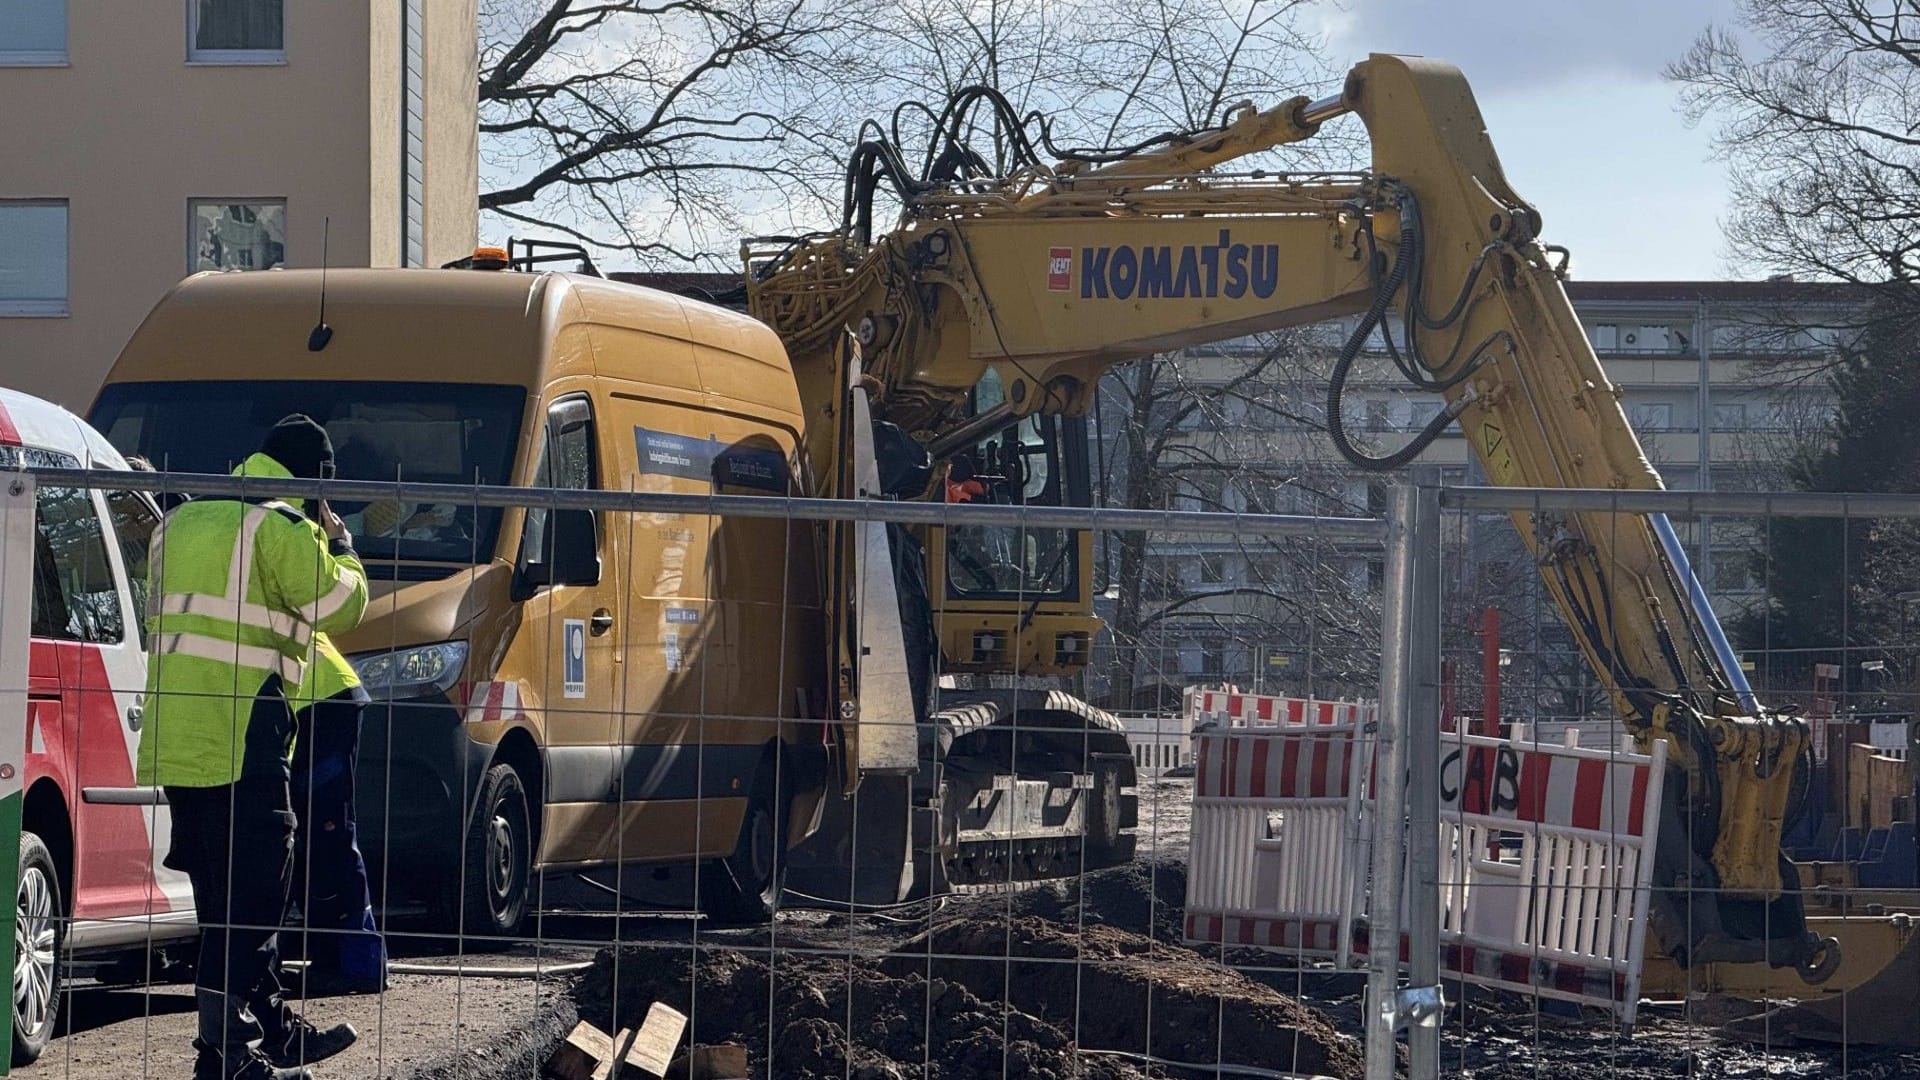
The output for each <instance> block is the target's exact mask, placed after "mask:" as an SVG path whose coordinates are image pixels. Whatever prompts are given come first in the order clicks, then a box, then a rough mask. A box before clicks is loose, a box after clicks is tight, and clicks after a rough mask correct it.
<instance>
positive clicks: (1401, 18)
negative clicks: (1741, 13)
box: [1319, 0, 1733, 280]
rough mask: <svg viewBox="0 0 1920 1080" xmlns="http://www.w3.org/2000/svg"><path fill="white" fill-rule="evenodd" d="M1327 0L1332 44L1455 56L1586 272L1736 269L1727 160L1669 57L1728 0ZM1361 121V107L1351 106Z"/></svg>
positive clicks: (1693, 273)
mask: <svg viewBox="0 0 1920 1080" xmlns="http://www.w3.org/2000/svg"><path fill="white" fill-rule="evenodd" d="M1342 8H1343V10H1329V11H1326V12H1324V13H1323V14H1321V15H1320V16H1319V17H1320V18H1321V20H1322V29H1323V31H1324V32H1325V33H1326V35H1327V38H1328V42H1329V44H1330V45H1331V50H1330V51H1331V53H1332V54H1333V56H1334V57H1335V58H1344V59H1345V60H1347V61H1353V60H1358V59H1361V58H1363V57H1364V56H1365V55H1366V54H1367V53H1368V52H1407V53H1419V54H1422V55H1426V56H1431V57H1437V58H1441V59H1445V60H1449V61H1452V62H1453V63H1455V64H1458V65H1459V66H1460V68H1461V69H1462V70H1463V71H1465V72H1466V75H1467V80H1468V82H1470V83H1471V84H1472V85H1473V88H1474V93H1475V95H1476V96H1478V97H1479V99H1480V109H1481V112H1482V113H1483V114H1484V115H1485V116H1486V120H1487V128H1488V132H1489V134H1490V135H1491V136H1492V138H1493V144H1494V147H1495V148H1496V149H1497V150H1498V151H1499V153H1500V160H1501V164H1502V165H1503V166H1504V167H1505V169H1506V173H1507V179H1508V180H1509V181H1511V182H1512V184H1513V187H1514V190H1516V191H1518V192H1519V193H1520V194H1521V196H1523V197H1524V198H1526V199H1527V200H1528V201H1529V202H1531V203H1533V204H1534V205H1535V206H1537V207H1539V209H1540V214H1541V218H1542V220H1543V221H1544V222H1545V226H1546V227H1545V239H1546V240H1548V241H1550V242H1552V243H1557V244H1565V245H1566V246H1568V247H1570V248H1572V249H1573V273H1574V275H1575V276H1576V277H1579V278H1583V279H1587V280H1597V279H1616V278H1640V279H1669V278H1715V277H1724V276H1728V274H1729V272H1730V269H1731V268H1730V266H1729V263H1728V260H1727V251H1726V249H1725V246H1724V245H1723V244H1722V242H1721V240H1720V231H1719V219H1720V218H1721V217H1722V216H1723V214H1724V213H1725V209H1726V195H1727V190H1726V189H1727V182H1726V171H1725V169H1724V168H1723V167H1722V166H1721V165H1720V164H1719V163H1718V162H1715V161H1713V160H1711V147H1710V146H1709V142H1710V136H1711V131H1710V130H1709V128H1708V127H1707V126H1706V125H1702V126H1701V127H1700V128H1698V129H1692V130H1690V129H1689V128H1688V127H1687V125H1686V123H1685V121H1684V119H1683V118H1682V117H1681V115H1680V114H1679V112H1678V110H1677V107H1676V106H1677V104H1678V97H1677V95H1676V93H1675V91H1674V87H1673V86H1672V84H1670V83H1667V82H1666V81H1665V80H1663V79H1662V78H1661V77H1660V72H1661V69H1662V68H1663V67H1664V66H1665V65H1666V64H1667V63H1668V62H1669V61H1671V60H1673V59H1674V58H1675V57H1677V56H1679V55H1680V54H1681V53H1682V52H1683V51H1684V50H1685V49H1686V47H1687V45H1688V44H1689V43H1690V42H1691V41H1692V40H1693V38H1694V37H1695V36H1696V35H1697V34H1698V33H1699V32H1700V31H1701V30H1702V29H1703V28H1704V27H1705V26H1706V25H1707V24H1708V23H1710V22H1712V23H1725V22H1729V21H1730V20H1731V16H1732V11H1733V3H1732V0H1344V4H1343V5H1342ZM1349 122H1351V121H1349Z"/></svg>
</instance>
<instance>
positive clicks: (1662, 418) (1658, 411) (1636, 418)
mask: <svg viewBox="0 0 1920 1080" xmlns="http://www.w3.org/2000/svg"><path fill="white" fill-rule="evenodd" d="M1633 426H1634V429H1635V430H1637V431H1671V430H1673V406H1672V405H1670V404H1667V403H1666V402H1652V403H1648V404H1644V405H1635V406H1634V407H1633Z"/></svg>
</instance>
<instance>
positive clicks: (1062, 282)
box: [1047, 248, 1073, 292]
mask: <svg viewBox="0 0 1920 1080" xmlns="http://www.w3.org/2000/svg"><path fill="white" fill-rule="evenodd" d="M1072 287H1073V249H1072V248H1048V249H1047V288H1048V289H1051V290H1052V291H1054V292H1065V291H1067V290H1068V289H1070V288H1072Z"/></svg>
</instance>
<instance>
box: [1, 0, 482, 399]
mask: <svg viewBox="0 0 1920 1080" xmlns="http://www.w3.org/2000/svg"><path fill="white" fill-rule="evenodd" d="M476 33H477V31H476V13H475V0H365V2H360V3H346V4H333V3H329V4H312V3H294V2H289V0H187V2H186V3H154V2H137V0H93V2H88V3H78V2H73V0H6V2H5V3H0V102H5V103H6V107H5V108H0V383H4V384H5V385H7V386H10V387H13V388H16V389H20V390H25V391H27V392H29V393H34V394H38V395H41V396H43V397H47V398H50V399H52V400H54V401H57V402H60V403H62V404H65V405H67V406H69V407H73V408H76V409H79V408H84V407H86V405H87V404H88V403H89V402H90V400H91V399H92V396H93V394H94V391H95V390H96V389H97V388H98V385H99V382H100V380H101V378H102V376H104V375H105V374H106V371H107V369H108V368H109V367H110V366H111V365H112V363H113V360H114V358H115V356H116V355H117V354H118V353H119V351H120V348H121V346H122V345H124V344H125V342H126V340H127V338H128V336H129V335H130V334H131V333H132V332H133V330H134V328H135V327H136V326H137V325H138V324H139V322H140V319H141V318H142V317H143V316H144V315H145V314H146V313H147V311H148V309H150V308H151V307H152V306H153V304H154V302H155V301H157V300H159V298H160V296H161V295H162V294H163V293H164V292H165V291H166V290H167V288H168V287H169V286H171V285H172V284H173V283H174V282H176V281H178V280H179V279H180V278H182V277H185V276H186V275H188V274H190V273H194V272H197V271H201V270H266V269H271V268H273V267H276V266H318V265H320V263H321V259H322V257H323V254H324V256H325V257H326V259H327V260H328V261H329V262H330V263H331V264H332V265H335V266H398V265H409V266H418V265H437V264H438V263H440V262H444V261H447V260H450V259H454V258H458V257H460V256H461V255H464V254H467V253H468V252H470V251H471V250H472V247H473V243H474V238H475V235H476V232H477V213H478V211H477V189H478V143H477V139H478V135H477V125H476V113H477V105H476V91H475V84H474V63H475V49H476V43H475V38H476Z"/></svg>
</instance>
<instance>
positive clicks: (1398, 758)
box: [1366, 484, 1416, 1080]
mask: <svg viewBox="0 0 1920 1080" xmlns="http://www.w3.org/2000/svg"><path fill="white" fill-rule="evenodd" d="M1415 517H1416V514H1415V491H1414V488H1413V486H1412V485H1410V484H1396V485H1394V487H1393V489H1392V491H1391V492H1390V493H1389V495H1388V501H1387V561H1386V567H1385V570H1384V572H1383V574H1382V577H1381V590H1380V729H1379V731H1378V732H1377V733H1376V736H1375V737H1376V740H1377V746H1378V749H1377V751H1376V754H1377V757H1376V760H1377V762H1378V765H1377V766H1376V768H1375V771H1374V777H1375V783H1376V784H1377V785H1378V788H1377V790H1375V791H1374V814H1373V873H1372V877H1373V888H1372V889H1371V891H1370V896H1371V901H1372V902H1371V903H1370V904H1369V909H1370V912H1371V914H1370V917H1369V922H1368V927H1367V934H1368V942H1369V944H1368V948H1367V1003H1368V1008H1367V1024H1366V1032H1367V1080H1394V1073H1395V1071H1396V1069H1395V1066H1396V1065H1397V1061H1396V1055H1395V1045H1394V1042H1395V1041H1394V1032H1395V1031H1396V1030H1397V1029H1398V1027H1399V1020H1400V927H1401V916H1402V914H1403V912H1402V911H1401V905H1400V896H1401V876H1402V874H1401V872H1402V871H1403V870H1404V869H1405V868H1406V837H1407V832H1406V828H1405V820H1406V809H1407V785H1406V776H1407V739H1406V732H1407V716H1408V713H1409V711H1410V709H1411V706H1412V704H1413V702H1412V697H1411V694H1410V691H1411V690H1412V686H1411V679H1410V678H1409V676H1410V675H1411V672H1410V671H1409V666H1410V665H1409V660H1410V659H1411V655H1412V654H1411V652H1410V651H1409V644H1410V643H1409V636H1410V634H1409V631H1410V630H1411V629H1412V626H1411V624H1412V614H1413V612H1412V610H1411V603H1410V602H1411V600H1412V599H1413V597H1412V587H1413V563H1414V555H1415V547H1414V544H1415V541H1416V537H1415V535H1414V529H1415V524H1416V522H1415Z"/></svg>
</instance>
